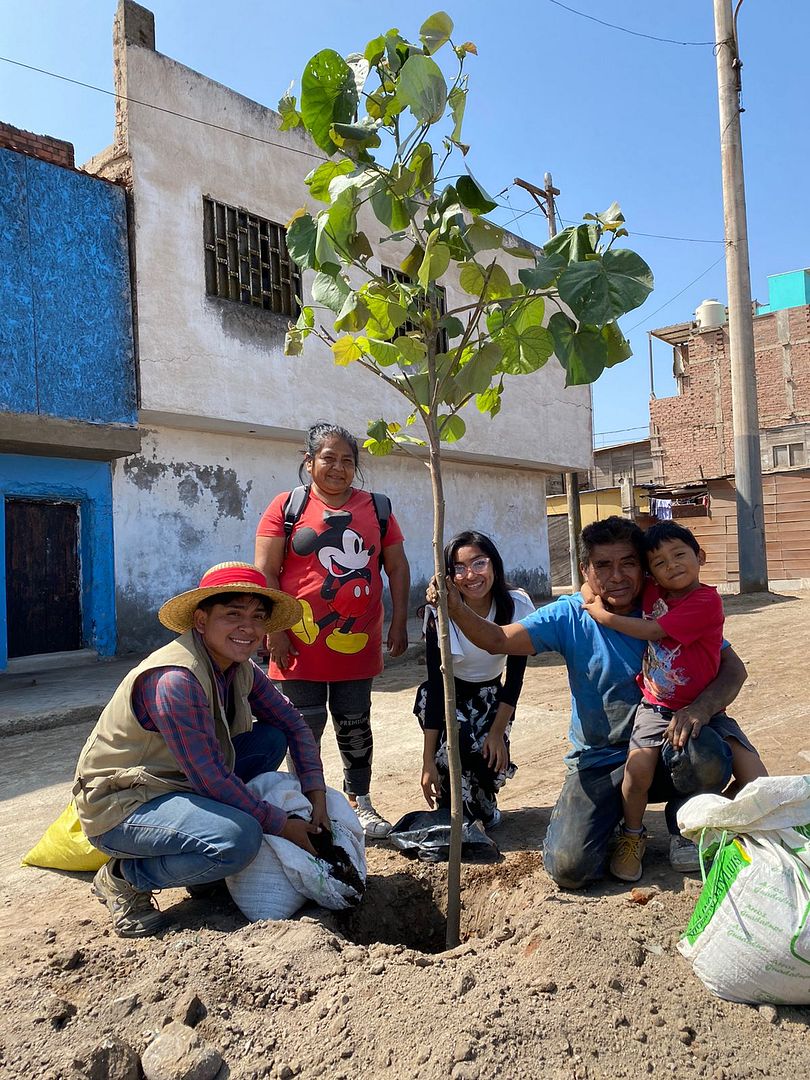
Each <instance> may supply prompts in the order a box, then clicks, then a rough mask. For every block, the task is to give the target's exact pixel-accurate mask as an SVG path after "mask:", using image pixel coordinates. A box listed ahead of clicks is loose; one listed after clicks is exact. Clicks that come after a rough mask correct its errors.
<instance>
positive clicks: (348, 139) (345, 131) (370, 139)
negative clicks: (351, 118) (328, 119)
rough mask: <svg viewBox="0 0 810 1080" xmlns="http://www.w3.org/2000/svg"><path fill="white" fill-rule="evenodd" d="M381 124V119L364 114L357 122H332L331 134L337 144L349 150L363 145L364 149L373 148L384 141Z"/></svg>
mask: <svg viewBox="0 0 810 1080" xmlns="http://www.w3.org/2000/svg"><path fill="white" fill-rule="evenodd" d="M380 124H381V121H380V120H373V119H372V118H371V117H369V116H364V117H363V119H362V120H360V121H359V122H358V123H356V124H332V126H331V127H330V129H329V135H330V138H331V139H332V141H333V142H334V144H335V145H336V146H338V147H340V149H342V150H346V151H347V152H348V151H350V150H357V149H359V148H361V147H362V148H363V149H368V148H372V149H373V148H374V147H375V146H380V145H381V143H382V140H381V139H380V136H379V133H378V128H379V127H380Z"/></svg>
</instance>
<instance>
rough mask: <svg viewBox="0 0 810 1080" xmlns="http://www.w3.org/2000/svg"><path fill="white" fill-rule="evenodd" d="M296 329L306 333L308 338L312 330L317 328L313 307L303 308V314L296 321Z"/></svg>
mask: <svg viewBox="0 0 810 1080" xmlns="http://www.w3.org/2000/svg"><path fill="white" fill-rule="evenodd" d="M295 327H296V329H297V330H303V331H305V333H304V337H306V336H307V334H308V333H309V331H310V330H312V329H314V327H315V312H314V311H313V310H312V308H311V307H302V308H301V313H300V314H299V316H298V318H297V319H296V321H295Z"/></svg>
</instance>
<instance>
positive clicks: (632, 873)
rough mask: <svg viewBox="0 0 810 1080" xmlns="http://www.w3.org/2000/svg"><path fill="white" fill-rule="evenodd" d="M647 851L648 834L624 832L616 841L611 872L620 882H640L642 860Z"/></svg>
mask: <svg viewBox="0 0 810 1080" xmlns="http://www.w3.org/2000/svg"><path fill="white" fill-rule="evenodd" d="M646 849H647V832H646V830H644V831H643V832H641V833H639V834H638V835H636V834H635V833H627V832H622V834H621V836H620V837H619V838H618V840H617V841H616V848H615V850H614V852H613V858H612V859H611V860H610V872H611V874H613V876H614V877H616V878H618V879H619V881H638V879H639V878H640V877H641V860H642V859H643V858H644V852H645V851H646Z"/></svg>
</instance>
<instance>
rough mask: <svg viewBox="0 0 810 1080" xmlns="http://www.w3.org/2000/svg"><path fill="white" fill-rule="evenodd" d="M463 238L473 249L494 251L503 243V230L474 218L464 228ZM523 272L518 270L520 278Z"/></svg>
mask: <svg viewBox="0 0 810 1080" xmlns="http://www.w3.org/2000/svg"><path fill="white" fill-rule="evenodd" d="M464 239H465V240H466V241H467V243H468V244H469V245H470V247H471V248H472V250H473V251H494V250H496V249H497V248H499V247H500V246H501V244H502V243H503V239H504V231H503V229H501V228H499V226H497V225H492V224H491V223H490V222H489V221H482V219H481V218H476V219H475V220H474V221H472V222H471V223H470V224H469V225H468V226H467V228H466V229H465V230H464ZM524 273H525V271H524V270H521V271H519V276H521V279H522V275H523V274H524Z"/></svg>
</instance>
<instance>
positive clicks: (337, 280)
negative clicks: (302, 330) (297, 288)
mask: <svg viewBox="0 0 810 1080" xmlns="http://www.w3.org/2000/svg"><path fill="white" fill-rule="evenodd" d="M351 291H352V290H351V288H350V286H349V283H348V282H347V281H346V279H345V278H343V277H341V276H340V274H338V275H337V276H336V277H333V276H332V275H331V274H316V275H315V279H314V280H313V282H312V299H313V300H314V301H315V303H316V304H322V305H323V306H324V307H326V308H329V310H330V311H334V313H335V314H336V315H337V314H338V313H339V311H340V309H341V308H342V307H343V305H344V304H345V302H346V297H347V296H348V295H349V294H350V293H351Z"/></svg>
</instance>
